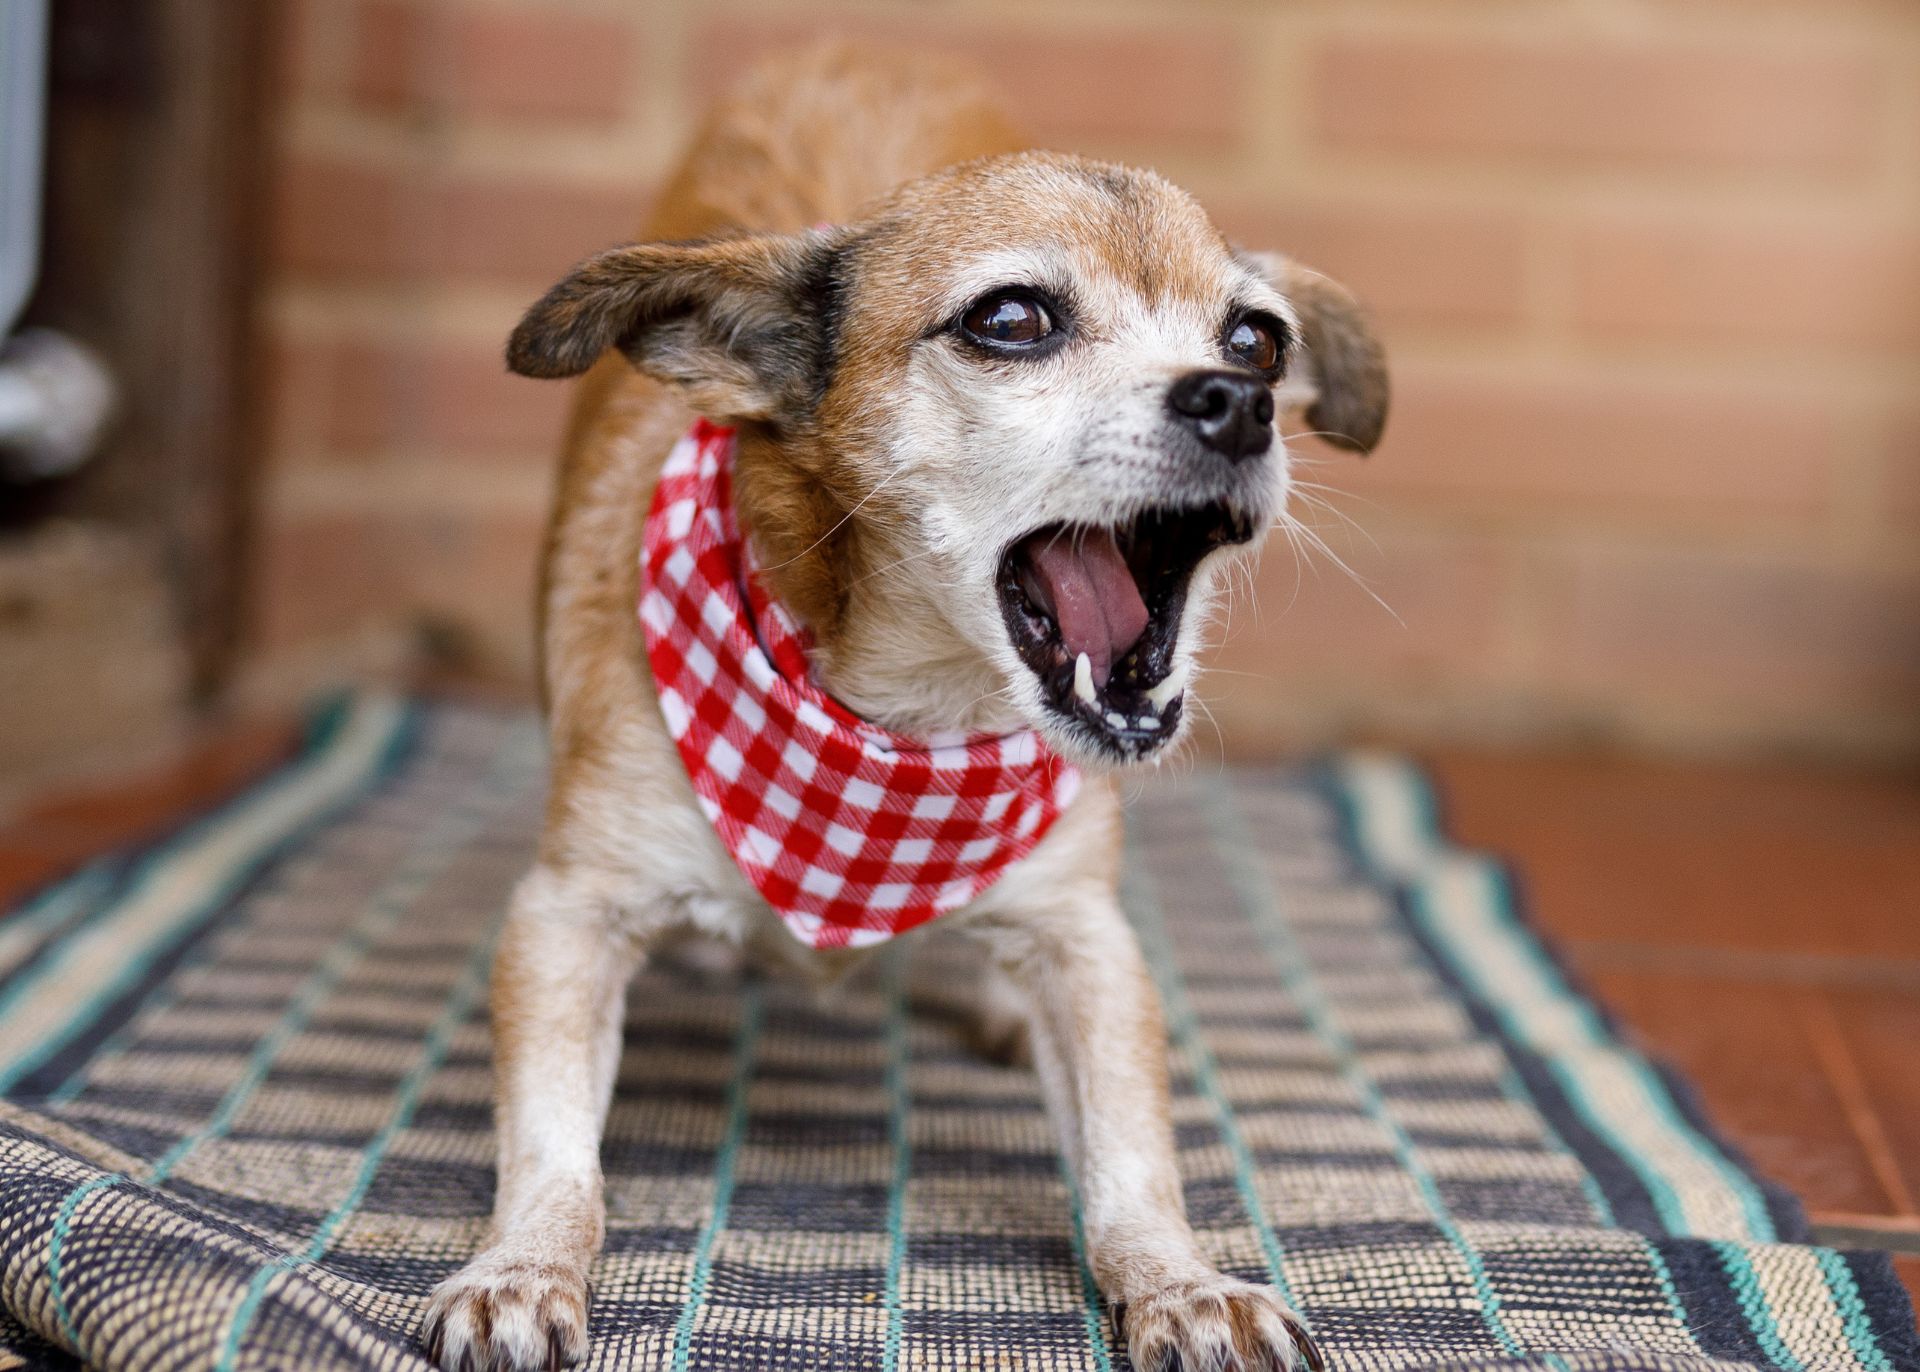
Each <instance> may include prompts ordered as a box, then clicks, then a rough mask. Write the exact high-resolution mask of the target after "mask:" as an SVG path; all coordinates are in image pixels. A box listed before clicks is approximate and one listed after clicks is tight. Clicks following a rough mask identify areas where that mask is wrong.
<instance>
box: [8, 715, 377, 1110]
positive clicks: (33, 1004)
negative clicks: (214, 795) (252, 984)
mask: <svg viewBox="0 0 1920 1372" xmlns="http://www.w3.org/2000/svg"><path fill="white" fill-rule="evenodd" d="M407 719H408V707H407V706H405V705H404V704H402V703H401V702H399V701H396V700H392V699H386V698H377V697H362V698H357V699H355V700H353V701H352V702H351V703H350V704H349V705H348V706H347V707H346V708H345V710H344V712H343V714H342V715H341V718H340V721H339V723H338V725H337V726H336V727H335V728H334V729H333V730H332V731H331V733H330V735H329V736H328V737H327V738H326V739H325V740H323V741H322V742H321V743H319V744H318V745H317V746H316V747H315V748H314V750H313V751H312V752H310V753H309V754H308V755H307V756H305V757H303V758H302V759H301V760H300V761H298V762H297V763H295V764H293V765H292V766H291V767H289V768H287V769H285V770H284V771H282V772H280V773H277V774H276V775H275V776H273V777H271V778H269V779H268V780H267V781H265V782H263V783H261V784H260V785H259V786H257V787H255V788H253V789H251V790H249V791H247V792H246V793H244V794H243V795H241V796H239V797H237V798H236V799H235V800H233V801H232V802H230V803H229V804H227V805H226V806H224V807H222V808H221V809H220V810H219V811H217V812H216V813H215V814H213V815H211V816H209V817H207V818H206V819H205V820H203V821H201V822H199V823H198V824H196V825H194V826H192V827H191V828H190V829H188V830H187V831H186V832H185V833H183V834H182V835H181V836H180V837H179V838H177V839H175V840H173V841H172V842H170V843H168V844H166V845H163V846H162V847H161V848H160V849H158V850H156V852H155V853H154V854H152V855H151V856H150V857H149V858H148V859H146V860H145V862H144V863H143V865H142V867H141V869H140V872H139V874H138V875H137V876H136V877H135V878H134V879H133V880H132V881H130V882H129V883H128V884H127V886H126V887H125V888H124V889H123V890H122V892H121V894H120V895H119V897H118V898H117V900H116V901H115V902H114V904H113V905H112V906H111V907H110V908H109V909H107V910H105V911H103V912H101V913H99V914H97V915H96V916H95V917H94V918H93V919H92V920H91V921H90V922H89V923H88V924H87V926H86V927H85V928H84V929H83V930H82V931H80V932H79V933H78V934H76V935H75V936H74V937H72V938H70V939H68V940H66V941H65V942H64V943H63V944H62V945H61V947H60V948H59V949H58V950H57V951H55V952H54V953H53V955H51V956H49V957H48V958H46V959H44V960H43V961H42V962H41V963H40V964H39V965H37V966H36V967H34V968H33V969H31V973H30V975H27V976H24V977H22V978H20V979H19V980H18V981H16V982H15V983H14V984H13V985H11V986H9V987H8V988H7V990H6V992H5V993H4V994H0V1040H4V1041H5V1042H6V1043H7V1044H8V1049H7V1051H6V1054H5V1056H4V1057H0V1092H5V1091H8V1090H11V1089H12V1088H13V1087H14V1086H15V1085H16V1084H17V1083H19V1081H20V1080H21V1079H22V1078H23V1077H25V1076H26V1075H27V1074H28V1073H30V1072H32V1071H34V1070H35V1069H36V1068H38V1067H39V1066H41V1065H42V1064H43V1063H45V1062H46V1061H47V1060H48V1059H50V1058H51V1057H52V1056H53V1055H54V1054H55V1053H56V1052H58V1051H59V1049H60V1048H61V1047H62V1046H63V1045H64V1044H66V1043H67V1042H68V1041H69V1040H71V1039H72V1038H73V1037H74V1036H76V1035H77V1034H79V1033H80V1032H81V1031H82V1030H83V1029H85V1028H86V1027H87V1026H88V1025H90V1024H93V1023H94V1022H95V1021H96V1019H97V1018H98V1016H99V1014H100V1012H101V1010H102V1008H103V1007H104V1006H106V1005H108V1004H110V1003H111V1002H112V1001H113V1000H114V999H115V998H116V997H118V996H120V995H122V994H124V993H125V992H126V991H127V990H128V989H129V988H131V987H133V986H135V985H137V984H138V983H139V982H140V980H141V978H142V977H143V976H144V975H145V973H146V971H147V969H148V968H149V967H150V966H151V965H152V963H153V961H154V960H155V959H156V958H158V957H159V956H160V954H161V953H162V952H163V951H164V950H165V949H166V948H168V947H169V946H171V944H172V943H173V941H174V940H175V939H176V938H177V937H178V936H179V935H180V934H181V932H182V931H183V930H185V929H188V928H190V927H191V926H192V925H193V924H194V922H195V921H196V920H198V919H199V918H201V917H202V916H204V914H205V913H206V912H207V911H208V910H210V909H212V908H215V907H216V906H217V905H218V904H219V903H220V902H221V901H222V900H224V899H225V898H227V897H228V896H230V895H231V894H232V893H233V892H234V891H236V890H238V889H239V888H240V887H241V886H242V885H244V883H245V882H246V881H247V880H248V879H250V878H251V876H252V875H253V873H254V872H255V871H257V870H258V868H259V867H260V866H261V865H262V864H263V863H265V862H267V861H269V860H270V859H271V858H272V857H273V856H274V854H276V853H278V852H279V851H281V849H282V847H283V846H284V845H285V844H287V843H289V842H291V841H293V840H295V839H297V838H298V837H300V836H301V835H302V834H304V833H305V832H307V831H308V829H309V828H310V827H311V826H313V825H315V824H316V823H319V822H323V821H324V820H325V819H327V818H328V817H329V816H331V815H333V814H334V813H337V812H338V810H339V809H340V808H342V807H343V806H345V805H348V804H350V803H352V802H353V801H355V800H357V799H358V798H359V797H360V796H361V795H363V794H365V793H366V791H367V790H368V789H369V788H370V787H371V786H372V785H373V784H374V783H375V782H376V781H377V780H378V779H379V778H380V777H381V776H382V775H383V773H384V771H385V769H386V767H387V765H388V764H389V763H390V761H391V759H392V756H393V752H394V748H395V745H396V744H397V743H398V742H399V740H400V739H401V738H402V737H403V736H404V732H405V727H406V723H407Z"/></svg>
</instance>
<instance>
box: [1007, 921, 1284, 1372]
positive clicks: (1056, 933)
mask: <svg viewBox="0 0 1920 1372" xmlns="http://www.w3.org/2000/svg"><path fill="white" fill-rule="evenodd" d="M1010 932H1011V931H1010ZM1026 932H1027V936H1026V937H1016V938H1012V939H1009V940H1006V941H1004V942H1003V943H1002V944H1001V952H1002V966H1003V967H1004V968H1005V970H1006V971H1007V973H1008V974H1009V975H1010V976H1011V977H1012V978H1013V980H1014V981H1015V983H1016V984H1017V985H1018V986H1019V987H1020V988H1021V989H1022V990H1024V992H1025V996H1026V1000H1027V1004H1028V1015H1029V1026H1030V1032H1031V1040H1032V1048H1033V1055H1034V1064H1035V1066H1036V1067H1037V1068H1038V1069H1039V1072H1040V1079H1041V1083H1042V1086H1043V1088H1044V1089H1045V1092H1046V1096H1047V1104H1048V1108H1049V1110H1050V1111H1051V1112H1052V1114H1053V1116H1054V1119H1055V1121H1056V1122H1057V1124H1058V1126H1059V1128H1060V1132H1061V1137H1062V1141H1063V1143H1064V1145H1065V1148H1066V1151H1067V1156H1068V1159H1069V1161H1070V1162H1071V1163H1072V1165H1073V1170H1074V1174H1075V1176H1076V1179H1077V1181H1078V1184H1079V1187H1080V1195H1081V1204H1082V1207H1083V1210H1084V1214H1085V1222H1086V1236H1087V1254H1088V1259H1089V1262H1090V1264H1091V1266H1092V1268H1093V1274H1094V1279H1095V1281H1097V1282H1098V1283H1099V1286H1100V1290H1101V1293H1102V1294H1103V1295H1105V1296H1106V1298H1107V1301H1108V1303H1109V1305H1110V1306H1111V1308H1112V1310H1113V1312H1114V1319H1115V1323H1116V1325H1117V1326H1118V1327H1119V1328H1120V1330H1121V1332H1122V1333H1123V1335H1124V1336H1125V1338H1126V1340H1127V1347H1128V1352H1129V1354H1130V1355H1131V1356H1132V1359H1133V1363H1134V1366H1135V1367H1137V1368H1140V1369H1141V1372H1171V1369H1174V1368H1186V1369H1190V1370H1191V1369H1200V1368H1207V1369H1214V1368H1221V1369H1224V1368H1234V1367H1237V1368H1243V1369H1246V1372H1255V1369H1258V1372H1289V1370H1290V1369H1294V1368H1297V1367H1307V1368H1313V1369H1317V1368H1318V1367H1319V1366H1320V1362H1321V1360H1320V1354H1319V1350H1318V1349H1316V1348H1315V1347H1314V1346H1313V1343H1312V1341H1311V1340H1310V1339H1309V1338H1308V1337H1307V1334H1306V1332H1305V1330H1304V1329H1303V1328H1302V1327H1301V1325H1300V1322H1299V1319H1298V1317H1297V1316H1295V1315H1294V1313H1293V1312H1292V1311H1291V1310H1289V1309H1288V1308H1287V1306H1286V1304H1285V1303H1284V1302H1283V1301H1282V1300H1281V1299H1280V1296H1279V1293H1278V1292H1276V1291H1275V1290H1274V1289H1273V1288H1272V1287H1270V1286H1262V1285H1254V1284H1252V1283H1248V1282H1244V1281H1238V1280H1236V1279H1234V1278H1231V1277H1227V1276H1224V1275H1222V1274H1221V1273H1220V1272H1218V1271H1216V1270H1215V1269H1214V1268H1213V1266H1212V1265H1211V1264H1209V1263H1208V1262H1207V1261H1206V1260H1205V1259H1204V1258H1203V1257H1202V1256H1201V1255H1200V1251H1199V1247H1198V1245H1197V1244H1196V1243H1195V1241H1194V1237H1193V1230H1192V1228H1191V1227H1190V1226H1189V1225H1188V1223H1187V1215H1186V1204H1185V1200H1184V1197H1183V1195H1182V1192H1181V1185H1180V1174H1179V1170H1178V1168H1177V1166H1176V1165H1175V1160H1174V1147H1173V1126H1172V1122H1171V1119H1170V1117H1169V1100H1168V1090H1167V1050H1166V1033H1165V1029H1164V1027H1163V1022H1162V1019H1161V1010H1160V998H1159V995H1158V993H1157V992H1156V991H1155V989H1154V985H1153V981H1152V979H1151V977H1150V976H1149V975H1148V972H1147V966H1146V962H1145V960H1144V959H1143V958H1142V956H1141V953H1140V946H1139V944H1138V942H1137V941H1136V940H1135V939H1134V936H1133V930H1132V929H1131V928H1130V927H1129V926H1128V924H1127V922H1126V918H1125V916H1124V915H1122V914H1121V912H1120V909H1119V906H1118V905H1117V904H1116V903H1115V902H1114V901H1113V900H1112V899H1111V898H1110V897H1108V896H1105V895H1097V896H1089V897H1087V898H1085V899H1083V900H1081V901H1080V902H1078V903H1077V904H1076V905H1075V906H1074V907H1072V908H1070V909H1068V910H1066V911H1054V912H1049V913H1048V914H1046V915H1043V916H1038V917H1037V918H1036V919H1035V920H1034V921H1033V922H1032V924H1031V925H1030V926H1029V927H1028V930H1027V931H1026Z"/></svg>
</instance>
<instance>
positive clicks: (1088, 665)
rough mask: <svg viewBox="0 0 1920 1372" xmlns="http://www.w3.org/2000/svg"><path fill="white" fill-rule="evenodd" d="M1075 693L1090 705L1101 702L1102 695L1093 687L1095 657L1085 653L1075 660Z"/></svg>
mask: <svg viewBox="0 0 1920 1372" xmlns="http://www.w3.org/2000/svg"><path fill="white" fill-rule="evenodd" d="M1073 693H1074V694H1075V695H1077V696H1079V697H1080V699H1082V700H1084V701H1086V702H1087V704H1089V705H1098V704H1099V703H1100V697H1099V695H1098V694H1097V693H1096V692H1095V691H1094V689H1093V659H1092V658H1090V657H1088V656H1087V655H1086V654H1085V653H1082V654H1080V656H1079V657H1077V658H1075V659H1074V662H1073Z"/></svg>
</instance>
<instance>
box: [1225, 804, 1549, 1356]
mask: <svg viewBox="0 0 1920 1372" xmlns="http://www.w3.org/2000/svg"><path fill="white" fill-rule="evenodd" d="M1230 785H1231V783H1230V782H1229V783H1227V784H1224V785H1216V786H1209V787H1204V788H1198V789H1200V791H1201V793H1202V794H1201V802H1200V803H1201V806H1202V807H1203V809H1204V811H1205V813H1206V817H1207V824H1208V829H1209V831H1210V833H1211V835H1212V838H1213V849H1214V853H1215V855H1216V856H1217V857H1218V858H1219V860H1220V863H1221V866H1222V867H1223V868H1224V870H1225V872H1226V874H1227V882H1228V885H1229V886H1231V887H1232V888H1233V891H1234V895H1235V896H1236V897H1237V899H1238V902H1239V905H1240V912H1241V914H1242V915H1243V916H1244V917H1245V918H1246V920H1247V922H1248V923H1249V924H1250V925H1252V926H1253V930H1254V933H1255V935H1256V936H1257V937H1258V938H1259V941H1260V945H1261V947H1262V948H1263V949H1264V950H1265V951H1266V954H1267V958H1268V961H1269V962H1271V963H1272V964H1273V969H1274V971H1275V972H1277V973H1278V974H1279V976H1280V982H1281V985H1282V986H1284V987H1285V988H1286V992H1287V996H1288V998H1289V999H1290V1000H1292V1001H1293V1003H1294V1004H1295V1005H1296V1006H1298V1007H1299V1009H1300V1011H1301V1013H1303V1014H1304V1015H1306V1017H1307V1023H1308V1025H1309V1026H1310V1027H1311V1028H1312V1029H1313V1032H1314V1036H1315V1037H1316V1038H1318V1039H1319V1040H1320V1041H1321V1042H1322V1043H1324V1044H1326V1045H1327V1046H1328V1047H1329V1048H1330V1049H1331V1050H1332V1052H1333V1054H1334V1058H1335V1060H1336V1062H1337V1063H1338V1065H1339V1072H1340V1075H1341V1077H1342V1078H1344V1079H1345V1080H1346V1082H1347V1084H1348V1085H1349V1086H1350V1087H1351V1088H1352V1089H1353V1091H1354V1093H1355V1094H1356V1095H1358V1096H1359V1097H1360V1100H1361V1102H1362V1103H1363V1104H1364V1105H1365V1107H1366V1111H1367V1115H1368V1116H1369V1118H1371V1119H1372V1120H1373V1122H1374V1123H1375V1124H1377V1125H1379V1126H1380V1128H1382V1129H1383V1130H1385V1131H1386V1133H1387V1136H1388V1137H1389V1138H1390V1139H1391V1140H1392V1141H1393V1150H1394V1156H1395V1157H1396V1158H1397V1159H1398V1160H1399V1162H1400V1165H1401V1166H1402V1167H1404V1168H1405V1169H1406V1171H1407V1174H1408V1175H1409V1176H1411V1177H1412V1178H1413V1181H1414V1184H1415V1185H1416V1186H1417V1187H1418V1188H1419V1191H1420V1196H1421V1199H1422V1200H1423V1201H1424V1202H1425V1203H1426V1206H1427V1210H1428V1212H1429V1213H1430V1214H1431V1215H1432V1216H1433V1222H1434V1225H1435V1227H1437V1228H1438V1229H1439V1230H1440V1232H1441V1233H1442V1234H1443V1235H1445V1236H1446V1239H1447V1242H1448V1243H1449V1244H1451V1245H1452V1246H1453V1251H1454V1252H1455V1254H1457V1255H1458V1256H1459V1258H1460V1261H1461V1263H1462V1264H1463V1265H1464V1266H1465V1267H1466V1269H1467V1275H1468V1278H1469V1279H1470V1280H1471V1281H1472V1282H1473V1293H1474V1296H1475V1298H1476V1299H1477V1300H1478V1301H1479V1303H1480V1317H1481V1320H1482V1322H1483V1323H1485V1325H1486V1327H1487V1332H1488V1333H1490V1334H1491V1335H1493V1338H1494V1341H1495V1342H1496V1343H1497V1344H1498V1345H1499V1346H1500V1348H1501V1350H1502V1351H1503V1352H1505V1353H1507V1354H1509V1355H1510V1356H1513V1357H1519V1356H1520V1355H1521V1353H1522V1352H1523V1351H1524V1350H1523V1349H1522V1348H1521V1347H1520V1344H1519V1341H1518V1340H1516V1339H1515V1338H1514V1337H1513V1333H1512V1331H1510V1330H1509V1329H1508V1328H1507V1325H1506V1322H1505V1321H1504V1320H1503V1319H1502V1318H1501V1316H1500V1293H1499V1292H1498V1291H1496V1290H1494V1287H1493V1283H1492V1281H1491V1280H1490V1279H1489V1278H1488V1276H1487V1266H1486V1262H1485V1261H1484V1260H1483V1259H1482V1258H1481V1256H1480V1251H1479V1250H1478V1249H1477V1248H1475V1247H1474V1246H1473V1244H1471V1243H1470V1242H1468V1240H1467V1237H1466V1235H1465V1234H1464V1233H1463V1232H1462V1231H1461V1229H1460V1226H1459V1224H1458V1223H1457V1222H1455V1220H1454V1217H1453V1213H1452V1211H1451V1210H1449V1209H1448V1208H1447V1203H1446V1200H1445V1198H1444V1197H1443V1196H1442V1195H1441V1194H1440V1186H1439V1183H1438V1182H1437V1181H1436V1180H1435V1179H1434V1176H1433V1173H1432V1172H1431V1171H1430V1170H1429V1169H1428V1168H1427V1166H1426V1164H1425V1163H1423V1162H1422V1161H1421V1158H1420V1151H1419V1149H1418V1148H1416V1147H1415V1146H1414V1143H1413V1140H1412V1139H1411V1138H1409V1137H1408V1136H1407V1131H1406V1130H1405V1129H1404V1128H1403V1127H1401V1124H1400V1122H1399V1121H1398V1120H1397V1119H1395V1118H1394V1117H1393V1112H1392V1111H1391V1110H1389V1109H1388V1108H1387V1103H1386V1101H1385V1100H1384V1099H1383V1098H1382V1097H1381V1095H1380V1091H1379V1088H1378V1087H1376V1086H1375V1085H1374V1084H1373V1082H1372V1081H1371V1080H1370V1079H1369V1078H1368V1076H1367V1074H1366V1073H1365V1072H1364V1071H1363V1070H1362V1069H1361V1067H1360V1054H1359V1049H1358V1048H1357V1047H1356V1046H1355V1044H1354V1042H1353V1040H1352V1038H1351V1037H1350V1036H1349V1035H1348V1034H1347V1032H1346V1030H1344V1029H1342V1028H1341V1027H1340V1025H1339V1023H1338V1022H1337V1021H1336V1019H1335V1017H1334V1013H1333V1009H1332V1007H1331V1006H1330V1005H1329V1004H1328V1003H1327V1000H1326V998H1325V996H1323V995H1322V994H1321V991H1320V986H1319V983H1318V980H1317V979H1316V977H1315V975H1314V972H1313V968H1312V966H1311V965H1310V964H1309V963H1308V961H1307V958H1306V954H1305V953H1304V952H1303V951H1302V950H1301V948H1300V946H1299V943H1298V941H1297V940H1296V939H1295V938H1294V935H1293V929H1292V926H1291V925H1290V924H1289V923H1288V922H1287V917H1286V914H1285V912H1284V911H1282V910H1280V909H1279V908H1278V906H1277V904H1276V903H1275V901H1274V896H1273V885H1272V880H1271V878H1270V877H1269V876H1268V875H1267V874H1266V873H1264V872H1261V871H1259V870H1258V869H1257V868H1255V867H1254V865H1253V862H1254V857H1253V855H1254V854H1255V853H1257V852H1259V848H1258V847H1257V845H1256V844H1255V842H1254V837H1253V835H1252V834H1250V833H1249V832H1247V829H1246V825H1245V823H1244V822H1243V821H1242V819H1241V817H1240V812H1239V809H1238V807H1237V804H1236V798H1235V797H1234V796H1233V795H1232V794H1230V792H1229V786H1230Z"/></svg>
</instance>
